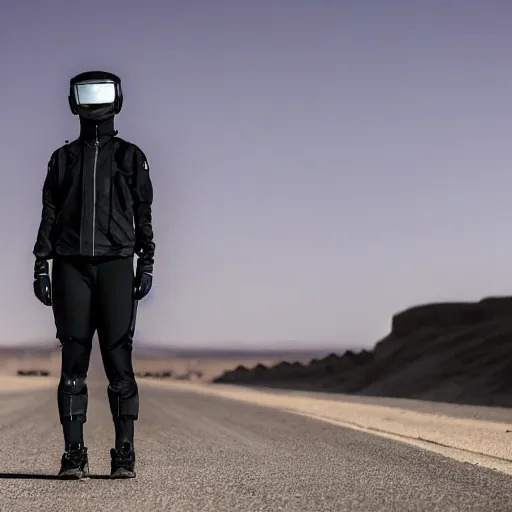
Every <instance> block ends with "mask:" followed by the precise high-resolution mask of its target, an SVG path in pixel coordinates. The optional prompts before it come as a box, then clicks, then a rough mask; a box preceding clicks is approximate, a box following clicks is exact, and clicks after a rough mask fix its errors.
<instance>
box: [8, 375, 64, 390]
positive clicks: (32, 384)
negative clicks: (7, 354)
mask: <svg viewBox="0 0 512 512" xmlns="http://www.w3.org/2000/svg"><path fill="white" fill-rule="evenodd" d="M58 382H59V381H58V379H56V378H55V377H18V376H17V375H0V393H6V392H7V393H8V392H11V391H17V390H28V389H46V388H56V387H57V384H58Z"/></svg>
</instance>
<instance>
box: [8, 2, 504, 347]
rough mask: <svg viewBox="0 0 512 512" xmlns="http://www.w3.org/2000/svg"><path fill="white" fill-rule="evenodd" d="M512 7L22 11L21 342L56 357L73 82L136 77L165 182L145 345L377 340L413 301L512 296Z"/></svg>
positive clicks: (12, 267) (144, 308)
mask: <svg viewBox="0 0 512 512" xmlns="http://www.w3.org/2000/svg"><path fill="white" fill-rule="evenodd" d="M511 16H512V4H511V3H510V2H507V1H493V0H485V1H484V0H481V1H471V0H453V1H449V2H448V1H440V0H429V1H426V0H425V1H413V0H386V1H380V0H374V1H367V2H363V1H361V0H350V1H341V0H330V1H328V0H311V1H305V0H263V1H258V2H254V1H248V0H247V1H242V0H239V1H235V0H215V1H213V0H186V1H172V0H169V1H161V2H157V1H151V0H146V1H145V2H139V1H137V2H136V1H134V0H130V1H126V0H125V1H122V2H121V1H120V0H115V1H110V2H103V1H101V2H100V1H97V0H95V1H91V2H88V3H87V4H84V3H83V2H77V3H71V2H67V1H64V0H55V1H48V2H39V1H35V0H17V1H16V2H12V3H11V6H7V4H6V5H4V9H3V13H2V17H1V19H0V63H1V69H2V78H1V80H0V94H1V97H2V98H3V102H2V115H1V128H0V130H1V131H0V135H1V137H0V155H1V161H2V165H3V184H4V185H3V187H2V188H1V190H0V198H1V201H0V205H1V217H0V219H1V221H0V230H1V231H0V232H1V233H2V236H3V237H4V244H3V245H4V251H3V253H2V256H1V258H2V267H1V268H2V269H3V289H4V293H3V304H2V324H1V326H2V328H1V330H0V344H20V345H21V344H23V343H32V342H35V341H54V336H55V328H54V325H53V317H52V314H51V310H50V309H49V308H45V307H44V306H42V305H41V304H40V303H39V302H38V301H37V300H36V298H35V297H34V296H33V294H32V267H33V257H32V254H31V251H32V247H33V244H34V240H35V236H36V231H37V227H38V223H39V217H40V210H41V197H40V195H41V186H42V182H43V179H44V174H45V172H46V164H47V161H48V158H49V156H50V154H51V152H52V151H53V150H54V149H55V148H56V147H58V146H60V145H61V144H63V143H64V140H65V139H72V138H74V137H76V135H77V134H78V119H77V118H76V117H74V116H72V115H71V113H70V111H69V108H68V104H67V91H68V84H69V79H70V78H71V76H73V75H75V74H77V73H79V72H81V71H85V70H89V69H97V68H99V69H104V70H107V71H111V72H113V73H117V74H119V75H120V76H121V78H122V79H123V87H124V92H125V107H124V109H123V112H122V113H121V115H120V116H119V117H118V118H117V124H116V127H117V128H118V130H119V135H120V136H122V137H124V138H126V139H128V140H131V141H133V142H135V143H136V144H138V145H139V146H140V147H141V148H142V149H143V150H144V151H145V152H146V154H147V156H148V158H149V162H150V165H151V172H152V179H153V183H154V187H155V203H154V210H153V211H154V229H155V242H156V247H157V252H156V265H155V284H154V289H153V292H152V295H151V297H150V298H148V299H147V300H145V301H144V302H143V303H142V304H141V307H140V312H139V320H138V340H139V342H140V343H143V342H150V343H161V344H170V345H179V346H196V345H208V346H214V347H226V346H239V347H251V348H256V347H262V348H265V347H278V346H285V345H286V344H291V345H292V346H297V347H298V346H301V347H306V346H315V345H324V346H325V345H329V346H338V347H343V346H347V345H353V346H361V347H362V346H364V347H367V346H371V345H373V343H374V342H375V341H376V340H377V339H378V338H380V337H381V336H383V335H385V334H386V332H387V331H388V330H389V325H390V320H391V315H392V314H393V313H395V312H397V311H398V310H400V309H402V308H405V307H407V306H409V305H411V304H416V303H420V302H429V301H437V300H465V299H467V300H478V299H480V298H481V297H483V296H486V295H496V294H508V293H510V290H511V289H512V270H511V269H512V235H511V233H512V202H511V200H510V198H511V195H512V173H511V163H512V143H511V136H512V65H511V54H512V30H510V20H511V19H512V17H511Z"/></svg>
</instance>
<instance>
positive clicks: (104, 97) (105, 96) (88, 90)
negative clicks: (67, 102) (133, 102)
mask: <svg viewBox="0 0 512 512" xmlns="http://www.w3.org/2000/svg"><path fill="white" fill-rule="evenodd" d="M75 98H76V102H77V104H78V105H99V104H102V103H114V101H115V99H116V86H115V84H113V83H112V82H103V83H96V84H94V83H90V84H77V85H75Z"/></svg>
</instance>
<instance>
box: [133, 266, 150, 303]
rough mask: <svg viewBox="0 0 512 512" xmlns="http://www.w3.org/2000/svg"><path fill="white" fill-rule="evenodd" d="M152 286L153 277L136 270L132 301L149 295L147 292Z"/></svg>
mask: <svg viewBox="0 0 512 512" xmlns="http://www.w3.org/2000/svg"><path fill="white" fill-rule="evenodd" d="M152 285H153V275H152V274H148V273H147V272H142V271H141V270H137V273H136V275H135V290H134V293H133V298H134V300H141V299H143V298H144V297H145V296H146V295H147V294H148V293H149V290H151V286H152Z"/></svg>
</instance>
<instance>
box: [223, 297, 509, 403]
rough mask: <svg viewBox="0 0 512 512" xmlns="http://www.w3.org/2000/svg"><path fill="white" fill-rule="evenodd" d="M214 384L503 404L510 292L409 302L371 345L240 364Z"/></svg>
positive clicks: (506, 387)
mask: <svg viewBox="0 0 512 512" xmlns="http://www.w3.org/2000/svg"><path fill="white" fill-rule="evenodd" d="M213 382H214V383H231V384H244V385H252V386H268V387H275V388H287V389H298V390H312V391H322V392H333V393H347V394H356V395H367V396H387V397H400V398H415V399H423V400H433V401H440V402H451V403H463V404H473V405H493V406H503V407H508V406H511V405H512V297H496V298H494V297H490V298H485V299H483V300H481V301H479V302H462V303H460V302H454V303H435V304H426V305H421V306H415V307H412V308H409V309H407V310H405V311H402V312H400V313H398V314H396V315H395V316H394V317H393V319H392V326H391V332H390V333H389V334H388V335H387V336H386V337H385V338H383V339H382V340H380V341H379V342H378V343H376V345H375V347H374V348H373V349H372V350H370V351H367V350H363V351H361V352H353V351H350V350H348V351H346V352H345V353H344V354H342V355H338V354H334V353H333V354H329V355H328V356H327V357H325V358H323V359H313V360H311V361H310V362H309V363H308V364H301V363H298V362H289V361H282V362H280V363H279V364H276V365H275V366H270V367H267V366H264V365H262V364H258V365H257V366H255V367H251V368H246V367H243V366H239V367H238V368H236V369H234V370H232V371H227V372H225V373H223V374H222V375H220V376H218V377H217V378H215V379H214V380H213Z"/></svg>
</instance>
